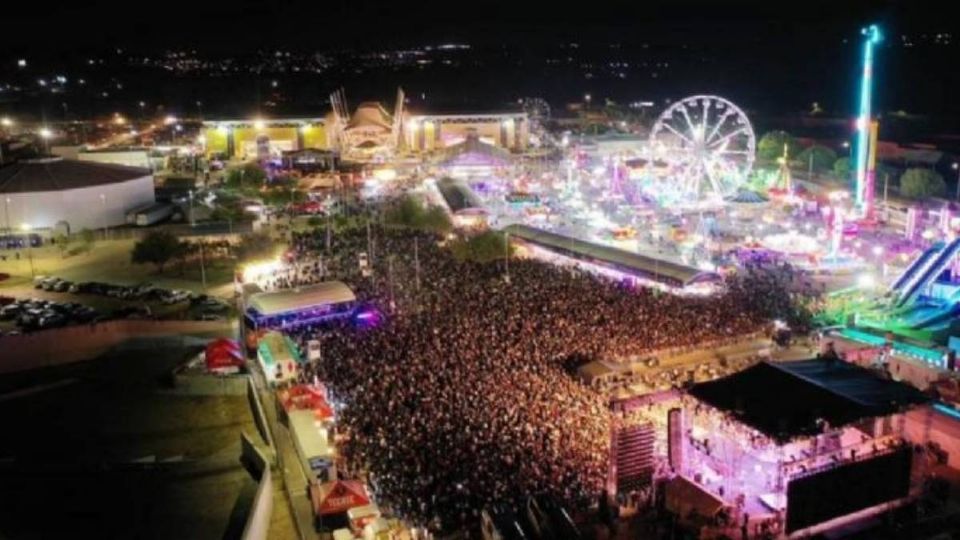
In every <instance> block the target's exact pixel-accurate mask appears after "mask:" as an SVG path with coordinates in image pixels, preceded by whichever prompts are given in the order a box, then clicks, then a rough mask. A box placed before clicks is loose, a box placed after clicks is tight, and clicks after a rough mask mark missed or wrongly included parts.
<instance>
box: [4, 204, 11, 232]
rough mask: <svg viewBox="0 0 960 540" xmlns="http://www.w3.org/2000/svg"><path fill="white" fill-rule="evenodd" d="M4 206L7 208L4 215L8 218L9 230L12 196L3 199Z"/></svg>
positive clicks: (8, 225)
mask: <svg viewBox="0 0 960 540" xmlns="http://www.w3.org/2000/svg"><path fill="white" fill-rule="evenodd" d="M3 206H4V209H5V210H6V211H5V212H4V213H3V215H4V217H6V219H7V231H10V197H6V198H5V199H4V200H3Z"/></svg>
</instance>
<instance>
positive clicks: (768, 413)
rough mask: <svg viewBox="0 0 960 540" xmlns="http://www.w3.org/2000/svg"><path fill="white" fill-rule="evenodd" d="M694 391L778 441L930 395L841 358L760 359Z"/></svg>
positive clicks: (887, 411) (886, 412) (885, 412)
mask: <svg viewBox="0 0 960 540" xmlns="http://www.w3.org/2000/svg"><path fill="white" fill-rule="evenodd" d="M690 394H691V395H693V396H694V397H696V398H697V399H699V400H701V401H703V402H705V403H707V404H709V405H712V406H713V407H716V408H717V409H720V410H722V411H725V412H728V413H730V414H732V415H733V416H735V417H737V418H738V419H739V420H740V421H741V422H743V423H744V424H747V425H749V426H751V427H753V428H755V429H757V430H758V431H760V432H762V433H764V434H766V435H767V436H769V437H771V438H773V439H774V440H776V441H778V442H786V441H788V440H790V439H792V438H795V437H799V436H808V435H815V434H818V433H821V432H822V426H821V425H820V422H819V420H820V419H822V420H823V421H825V422H826V423H827V424H829V425H830V426H833V427H836V426H842V425H846V424H850V423H852V422H855V421H857V420H861V419H864V418H872V417H877V416H886V415H889V414H892V413H895V412H897V411H900V410H902V409H904V408H906V407H908V406H910V405H916V404H919V403H923V402H925V401H927V397H926V396H924V395H923V394H922V393H921V392H920V391H919V390H916V389H915V388H913V387H912V386H908V385H906V384H903V383H898V382H895V381H891V380H888V379H883V378H881V377H879V376H878V375H876V374H874V373H873V372H871V371H870V370H868V369H865V368H862V367H859V366H857V365H854V364H850V363H847V362H843V361H839V360H832V361H831V360H821V359H814V360H804V361H800V362H778V363H773V362H762V363H760V364H757V365H755V366H752V367H750V368H747V369H745V370H743V371H741V372H739V373H735V374H733V375H729V376H727V377H724V378H722V379H717V380H714V381H710V382H704V383H700V384H697V385H694V386H693V388H691V390H690Z"/></svg>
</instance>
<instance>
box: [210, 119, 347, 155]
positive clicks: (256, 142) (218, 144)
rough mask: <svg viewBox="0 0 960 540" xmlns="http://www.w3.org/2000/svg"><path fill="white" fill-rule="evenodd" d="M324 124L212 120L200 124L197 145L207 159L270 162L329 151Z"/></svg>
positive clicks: (291, 121) (323, 120) (287, 120)
mask: <svg viewBox="0 0 960 540" xmlns="http://www.w3.org/2000/svg"><path fill="white" fill-rule="evenodd" d="M327 126H328V123H327V122H326V120H325V119H323V118H282V119H274V120H261V119H257V120H213V121H206V122H204V123H203V127H202V128H201V131H200V142H201V143H202V144H203V148H204V152H205V153H206V154H207V155H220V156H223V157H226V158H228V159H229V158H240V159H271V158H279V157H280V156H281V155H282V154H283V152H290V151H293V150H303V149H306V148H316V149H320V150H327V149H329V141H330V140H331V137H330V134H329V133H327V129H328V128H327Z"/></svg>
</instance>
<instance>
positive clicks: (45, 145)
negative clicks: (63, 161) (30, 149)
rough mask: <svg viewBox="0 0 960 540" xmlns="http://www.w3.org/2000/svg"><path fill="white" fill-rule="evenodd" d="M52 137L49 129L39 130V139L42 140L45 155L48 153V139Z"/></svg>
mask: <svg viewBox="0 0 960 540" xmlns="http://www.w3.org/2000/svg"><path fill="white" fill-rule="evenodd" d="M52 137H53V132H52V131H50V128H46V127H43V128H40V138H41V139H43V148H44V150H45V151H46V153H48V154H49V153H50V139H51V138H52Z"/></svg>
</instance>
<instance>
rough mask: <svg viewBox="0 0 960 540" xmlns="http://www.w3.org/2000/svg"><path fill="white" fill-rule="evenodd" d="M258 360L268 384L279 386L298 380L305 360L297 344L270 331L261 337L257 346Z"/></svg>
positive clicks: (278, 333)
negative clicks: (300, 365) (299, 371)
mask: <svg viewBox="0 0 960 540" xmlns="http://www.w3.org/2000/svg"><path fill="white" fill-rule="evenodd" d="M257 360H258V361H259V363H260V367H261V368H262V369H263V375H264V377H265V378H266V379H267V383H269V384H270V385H272V386H277V385H280V384H283V383H287V382H290V381H295V380H296V379H297V372H298V371H297V370H298V369H299V368H298V366H299V364H302V363H303V358H302V357H301V356H300V352H299V351H298V350H297V346H296V344H294V343H293V341H291V340H290V338H289V337H287V336H285V335H283V334H281V333H280V332H276V331H270V332H267V333H265V334H263V336H261V337H260V340H259V343H258V344H257Z"/></svg>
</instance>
